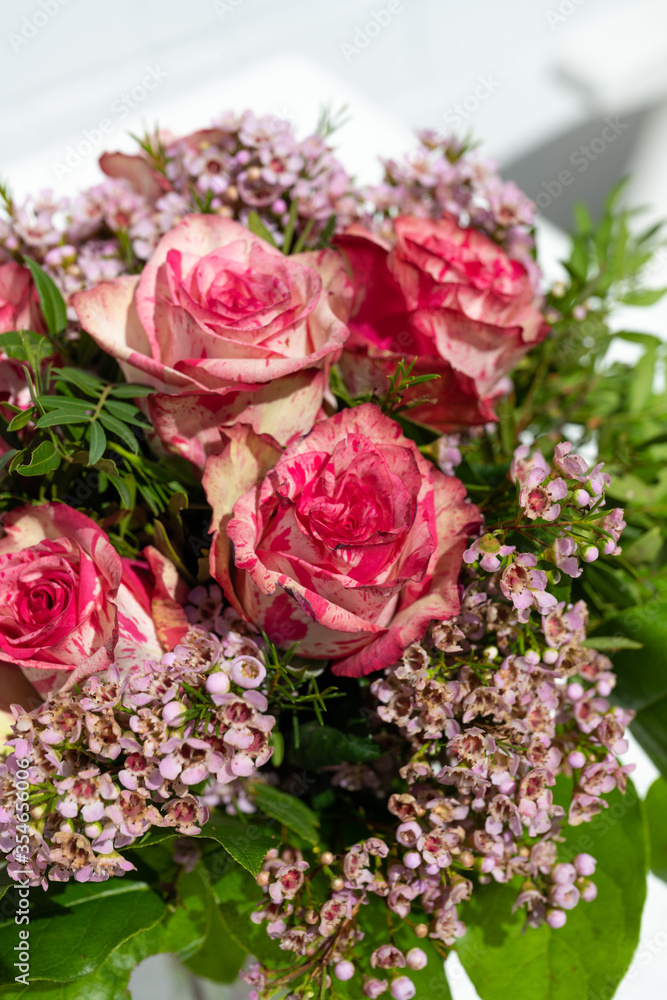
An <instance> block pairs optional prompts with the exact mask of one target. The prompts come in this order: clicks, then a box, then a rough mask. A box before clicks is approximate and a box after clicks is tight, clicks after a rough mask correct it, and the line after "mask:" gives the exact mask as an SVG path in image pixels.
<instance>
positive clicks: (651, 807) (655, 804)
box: [644, 778, 667, 882]
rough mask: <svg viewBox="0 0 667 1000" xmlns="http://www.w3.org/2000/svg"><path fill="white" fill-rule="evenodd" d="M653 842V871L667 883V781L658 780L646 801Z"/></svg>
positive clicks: (647, 795)
mask: <svg viewBox="0 0 667 1000" xmlns="http://www.w3.org/2000/svg"><path fill="white" fill-rule="evenodd" d="M644 807H645V809H646V819H647V821H648V832H649V838H650V842H651V871H652V872H653V874H654V875H657V876H658V878H659V879H662V881H663V882H667V781H665V779H664V778H657V779H656V780H655V781H654V782H653V784H652V785H651V787H650V788H649V790H648V792H647V794H646V798H645V800H644Z"/></svg>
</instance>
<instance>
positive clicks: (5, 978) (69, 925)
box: [0, 879, 166, 983]
mask: <svg viewBox="0 0 667 1000" xmlns="http://www.w3.org/2000/svg"><path fill="white" fill-rule="evenodd" d="M38 893H39V890H33V891H32V894H31V897H32V898H31V902H32V908H31V909H32V911H33V912H31V920H30V978H31V979H34V980H36V979H48V980H52V981H54V982H69V981H70V980H72V979H76V978H77V977H78V976H84V975H87V974H88V973H89V972H92V971H93V969H96V968H97V967H98V966H99V965H101V964H102V962H104V961H105V959H106V958H107V956H108V954H109V952H110V951H111V950H112V949H113V948H115V947H116V946H117V945H119V944H120V943H121V942H123V941H126V940H127V939H128V938H130V937H132V936H133V935H134V934H137V933H138V932H139V931H142V930H145V929H147V928H148V927H151V926H152V925H153V924H155V923H157V922H158V921H159V920H161V919H162V918H163V917H164V916H165V913H166V908H165V904H164V902H163V901H162V899H161V898H160V897H159V896H158V895H156V894H155V893H154V892H153V891H152V890H151V889H150V887H149V886H148V885H147V884H146V883H144V882H139V881H134V880H131V879H127V880H126V879H111V881H109V882H84V883H79V882H70V883H68V884H67V885H65V886H64V888H63V890H62V891H61V892H55V891H54V888H53V885H52V886H51V887H50V890H49V895H48V899H43V900H40V902H41V904H42V907H41V912H40V909H39V908H38V907H36V906H35V896H36V895H37V894H38ZM41 895H42V896H44V895H45V894H44V893H42V894H41ZM16 930H17V928H16V924H15V923H14V920H13V917H11V918H10V919H9V920H8V921H7V922H6V923H4V924H2V925H0V967H1V977H2V978H1V981H2V982H5V983H7V982H13V980H14V975H15V972H14V970H13V962H14V958H13V955H14V950H13V949H14V945H15V944H16Z"/></svg>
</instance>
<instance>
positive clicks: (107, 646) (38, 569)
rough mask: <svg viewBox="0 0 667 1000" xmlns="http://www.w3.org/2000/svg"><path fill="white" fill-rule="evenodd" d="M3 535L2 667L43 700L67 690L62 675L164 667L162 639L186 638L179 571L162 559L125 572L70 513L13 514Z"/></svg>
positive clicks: (54, 509)
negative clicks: (8, 666)
mask: <svg viewBox="0 0 667 1000" xmlns="http://www.w3.org/2000/svg"><path fill="white" fill-rule="evenodd" d="M2 528H3V531H4V533H3V536H2V537H1V538H0V660H2V661H8V662H10V663H13V664H16V665H18V666H19V667H21V668H22V669H23V671H24V673H25V675H26V677H28V679H30V680H31V681H32V682H33V683H34V684H35V686H36V687H37V689H38V690H39V691H41V692H42V693H46V692H48V691H49V690H50V689H52V688H53V687H54V685H59V684H60V683H61V681H60V680H58V672H60V671H71V672H73V673H72V679H73V680H75V679H79V678H80V677H84V676H86V675H87V674H89V673H94V672H96V671H99V670H104V669H105V668H106V667H108V666H109V665H110V664H111V663H112V662H115V663H116V664H117V665H118V666H119V667H120V668H121V669H123V668H124V667H127V666H128V665H130V664H132V663H141V662H143V660H145V659H150V658H155V657H156V656H157V657H159V656H161V653H162V647H161V644H160V634H163V635H165V634H166V633H169V637H171V636H172V635H178V636H179V637H180V636H181V635H182V634H183V632H184V631H185V630H186V628H187V620H186V619H185V615H184V613H183V612H182V611H181V613H180V616H179V613H178V611H179V609H178V608H177V604H176V601H175V597H176V594H177V588H178V577H177V574H176V570H175V568H174V567H173V566H172V565H171V563H168V561H167V560H165V559H164V558H163V557H162V556H160V554H159V553H158V552H157V551H156V550H154V549H153V550H148V551H147V556H148V562H147V563H142V562H137V563H129V562H128V561H126V560H123V559H121V557H120V556H119V555H118V553H117V552H116V550H115V549H114V547H113V546H112V544H111V542H110V541H109V539H108V537H107V535H106V534H105V533H104V532H103V531H102V529H101V528H100V527H99V526H98V525H97V524H96V523H95V522H94V521H92V520H91V519H90V518H88V517H86V516H85V515H84V514H82V513H80V512H79V511H77V510H74V509H73V508H71V507H67V506H65V505H64V504H56V503H49V504H44V505H43V506H39V507H38V506H35V507H30V506H29V507H22V508H19V509H17V510H13V511H11V512H10V513H8V514H5V515H4V517H3V519H2ZM151 572H152V574H153V575H152V576H149V573H151ZM154 607H155V608H157V609H158V610H159V611H161V612H162V614H157V615H156V614H154V613H153V608H154ZM166 608H168V609H169V610H168V613H167V612H166V610H165V609H166ZM154 619H157V625H156V621H154ZM179 620H180V626H181V627H180V632H179V631H178V623H179ZM174 628H175V629H176V631H175V632H169V630H170V629H174Z"/></svg>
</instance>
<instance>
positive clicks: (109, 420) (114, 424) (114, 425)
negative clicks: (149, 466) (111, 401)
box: [99, 411, 139, 454]
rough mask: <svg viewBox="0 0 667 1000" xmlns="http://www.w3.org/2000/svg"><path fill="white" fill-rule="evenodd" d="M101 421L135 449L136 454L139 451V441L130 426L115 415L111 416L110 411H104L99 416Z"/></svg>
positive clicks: (132, 449) (130, 447) (131, 448)
mask: <svg viewBox="0 0 667 1000" xmlns="http://www.w3.org/2000/svg"><path fill="white" fill-rule="evenodd" d="M99 420H100V422H101V423H102V424H103V425H104V426H105V427H106V429H107V430H108V431H111V433H112V434H115V435H116V437H119V438H120V439H121V441H122V442H123V443H124V444H126V445H127V447H128V448H129V449H130V450H131V451H133V452H134V453H135V454H136V453H137V452H138V451H139V442H138V441H137V439H136V437H135V436H134V434H133V433H132V431H131V430H130V428H129V427H126V426H125V424H124V423H122V422H121V421H120V420H116V418H115V417H112V416H110V415H109V414H108V413H105V412H104V411H102V413H100V416H99Z"/></svg>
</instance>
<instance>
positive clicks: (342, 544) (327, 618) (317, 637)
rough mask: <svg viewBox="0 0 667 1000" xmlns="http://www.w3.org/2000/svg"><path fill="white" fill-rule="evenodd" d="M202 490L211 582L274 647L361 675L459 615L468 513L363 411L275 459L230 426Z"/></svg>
mask: <svg viewBox="0 0 667 1000" xmlns="http://www.w3.org/2000/svg"><path fill="white" fill-rule="evenodd" d="M204 486H205V488H206V492H207V496H208V498H209V501H210V502H211V505H212V507H213V523H212V524H213V530H214V533H215V534H214V543H213V547H212V552H211V572H212V575H213V576H214V577H215V578H216V579H217V580H218V582H219V583H220V584H221V585H222V587H223V589H224V591H225V594H226V596H227V598H228V600H229V601H230V602H231V603H232V604H233V605H234V607H235V608H236V609H237V610H238V611H239V612H240V613H241V614H242V615H244V616H245V617H246V618H247V619H249V620H250V621H252V622H254V623H255V624H256V625H257V626H258V627H259V628H261V629H264V630H265V631H266V633H267V634H268V636H269V638H271V639H273V641H274V642H276V644H277V645H279V646H290V645H291V644H292V643H294V642H298V646H297V652H298V654H299V655H300V656H305V657H313V658H315V659H330V658H331V659H334V660H336V661H337V663H336V666H335V667H334V671H335V672H336V673H338V674H345V675H352V676H361V675H363V674H367V673H370V672H371V671H373V670H380V669H381V668H383V667H386V666H387V665H389V664H391V663H393V662H395V661H396V659H397V658H398V657H399V656H400V654H401V652H402V650H403V649H405V647H406V646H408V645H409V644H410V643H411V642H414V641H415V640H417V639H419V638H421V637H422V636H423V635H424V632H425V630H426V627H427V625H428V624H429V622H430V621H431V620H433V619H436V620H444V619H447V618H451V617H452V616H453V615H456V614H457V612H458V610H459V606H460V600H459V593H458V587H457V581H458V576H459V570H460V568H461V557H462V554H463V550H464V549H465V546H466V534H467V532H468V530H469V529H471V528H472V527H474V526H475V525H477V524H478V523H479V512H478V511H477V508H476V507H474V506H472V505H471V504H469V503H468V502H467V500H466V496H465V490H464V488H463V485H462V484H461V483H460V482H459V481H458V480H457V479H455V478H453V477H450V476H445V475H443V474H442V473H441V472H440V471H439V470H438V469H437V468H435V466H433V465H431V463H429V462H428V461H427V460H426V459H425V458H424V457H423V456H422V455H421V454H420V452H419V450H418V449H417V447H416V446H415V445H414V444H413V443H412V442H411V441H409V440H408V439H407V438H405V437H403V435H402V433H401V430H400V428H399V426H398V425H397V424H396V423H395V422H394V421H393V420H391V419H390V418H389V417H386V416H384V415H383V414H382V412H381V411H380V410H379V409H378V408H377V407H376V406H373V405H371V404H365V405H363V406H359V407H355V408H352V409H347V410H344V411H342V412H341V413H337V414H335V415H334V416H333V417H329V418H328V419H326V420H322V421H320V422H318V423H316V424H315V426H314V428H313V430H312V431H311V432H310V433H309V434H306V435H304V436H303V437H300V438H299V439H294V440H293V441H292V442H290V444H289V445H288V447H287V448H286V450H285V451H284V452H283V453H281V452H280V450H279V449H278V448H277V447H276V444H275V442H273V441H272V440H271V439H270V438H268V437H258V436H257V435H255V434H254V433H253V431H252V430H251V428H249V427H238V426H237V427H236V428H234V429H233V431H230V432H229V437H228V444H227V447H226V449H225V451H224V452H222V454H220V455H218V456H212V457H211V458H209V460H208V463H207V466H206V472H205V476H204ZM230 543H231V544H230Z"/></svg>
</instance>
